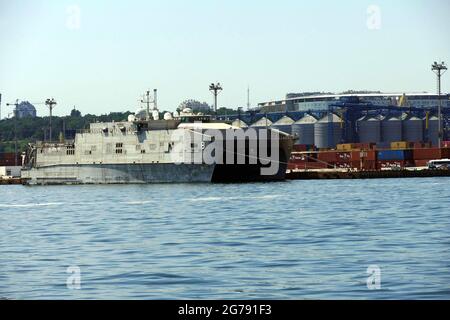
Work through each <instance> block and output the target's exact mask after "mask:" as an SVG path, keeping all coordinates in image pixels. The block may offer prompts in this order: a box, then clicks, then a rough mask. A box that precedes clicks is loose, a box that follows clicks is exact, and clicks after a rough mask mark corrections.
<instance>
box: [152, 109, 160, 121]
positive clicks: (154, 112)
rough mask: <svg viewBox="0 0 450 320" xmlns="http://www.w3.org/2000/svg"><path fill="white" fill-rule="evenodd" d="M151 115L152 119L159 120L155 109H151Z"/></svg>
mask: <svg viewBox="0 0 450 320" xmlns="http://www.w3.org/2000/svg"><path fill="white" fill-rule="evenodd" d="M152 116H153V120H159V112H158V111H157V110H153V112H152Z"/></svg>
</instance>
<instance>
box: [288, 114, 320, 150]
mask: <svg viewBox="0 0 450 320" xmlns="http://www.w3.org/2000/svg"><path fill="white" fill-rule="evenodd" d="M316 122H317V119H316V118H315V117H313V116H312V115H309V114H306V115H305V116H304V117H303V118H301V119H300V120H298V121H297V122H295V123H294V124H293V125H292V134H293V135H295V136H297V140H296V142H295V143H296V144H307V145H314V125H315V124H316Z"/></svg>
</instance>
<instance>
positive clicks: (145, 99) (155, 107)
mask: <svg viewBox="0 0 450 320" xmlns="http://www.w3.org/2000/svg"><path fill="white" fill-rule="evenodd" d="M157 94H158V90H157V89H153V100H152V99H150V90H147V92H146V93H145V95H144V97H143V99H142V100H141V103H145V104H146V105H147V120H150V104H151V103H153V110H158V100H157V99H158V98H157Z"/></svg>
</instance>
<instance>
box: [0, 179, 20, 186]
mask: <svg viewBox="0 0 450 320" xmlns="http://www.w3.org/2000/svg"><path fill="white" fill-rule="evenodd" d="M23 182H24V181H23V179H22V178H8V179H1V178H0V185H14V184H23Z"/></svg>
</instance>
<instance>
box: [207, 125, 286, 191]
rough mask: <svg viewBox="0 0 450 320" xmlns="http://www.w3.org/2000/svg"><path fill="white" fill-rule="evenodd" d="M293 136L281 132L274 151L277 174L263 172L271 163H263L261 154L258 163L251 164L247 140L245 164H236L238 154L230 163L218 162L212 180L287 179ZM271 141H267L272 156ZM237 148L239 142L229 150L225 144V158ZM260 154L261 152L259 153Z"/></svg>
mask: <svg viewBox="0 0 450 320" xmlns="http://www.w3.org/2000/svg"><path fill="white" fill-rule="evenodd" d="M293 142H294V140H293V138H292V136H290V135H286V134H280V136H279V141H278V144H277V145H278V146H279V148H278V149H277V150H274V152H276V153H277V155H276V157H275V158H276V159H277V160H276V161H275V162H276V173H275V174H263V172H262V169H263V168H269V167H270V164H269V165H263V164H262V162H261V160H260V156H258V161H257V164H250V163H251V162H250V158H251V156H250V152H249V146H250V145H251V143H250V142H249V141H246V148H245V164H236V163H237V158H238V157H237V155H235V157H234V161H233V162H232V163H231V164H229V163H227V162H226V161H225V164H216V167H215V168H214V173H213V177H212V182H215V183H231V182H266V181H281V180H285V179H286V171H287V166H288V160H289V158H290V156H291V152H292V148H293ZM270 146H271V141H270V140H268V141H267V150H268V152H267V154H268V155H269V156H272V155H273V154H272V150H271V147H270ZM234 150H237V142H236V143H235V148H234V149H233V150H231V151H230V150H227V149H226V146H225V144H224V159H226V154H230V153H235V152H234ZM258 155H259V153H258Z"/></svg>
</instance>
